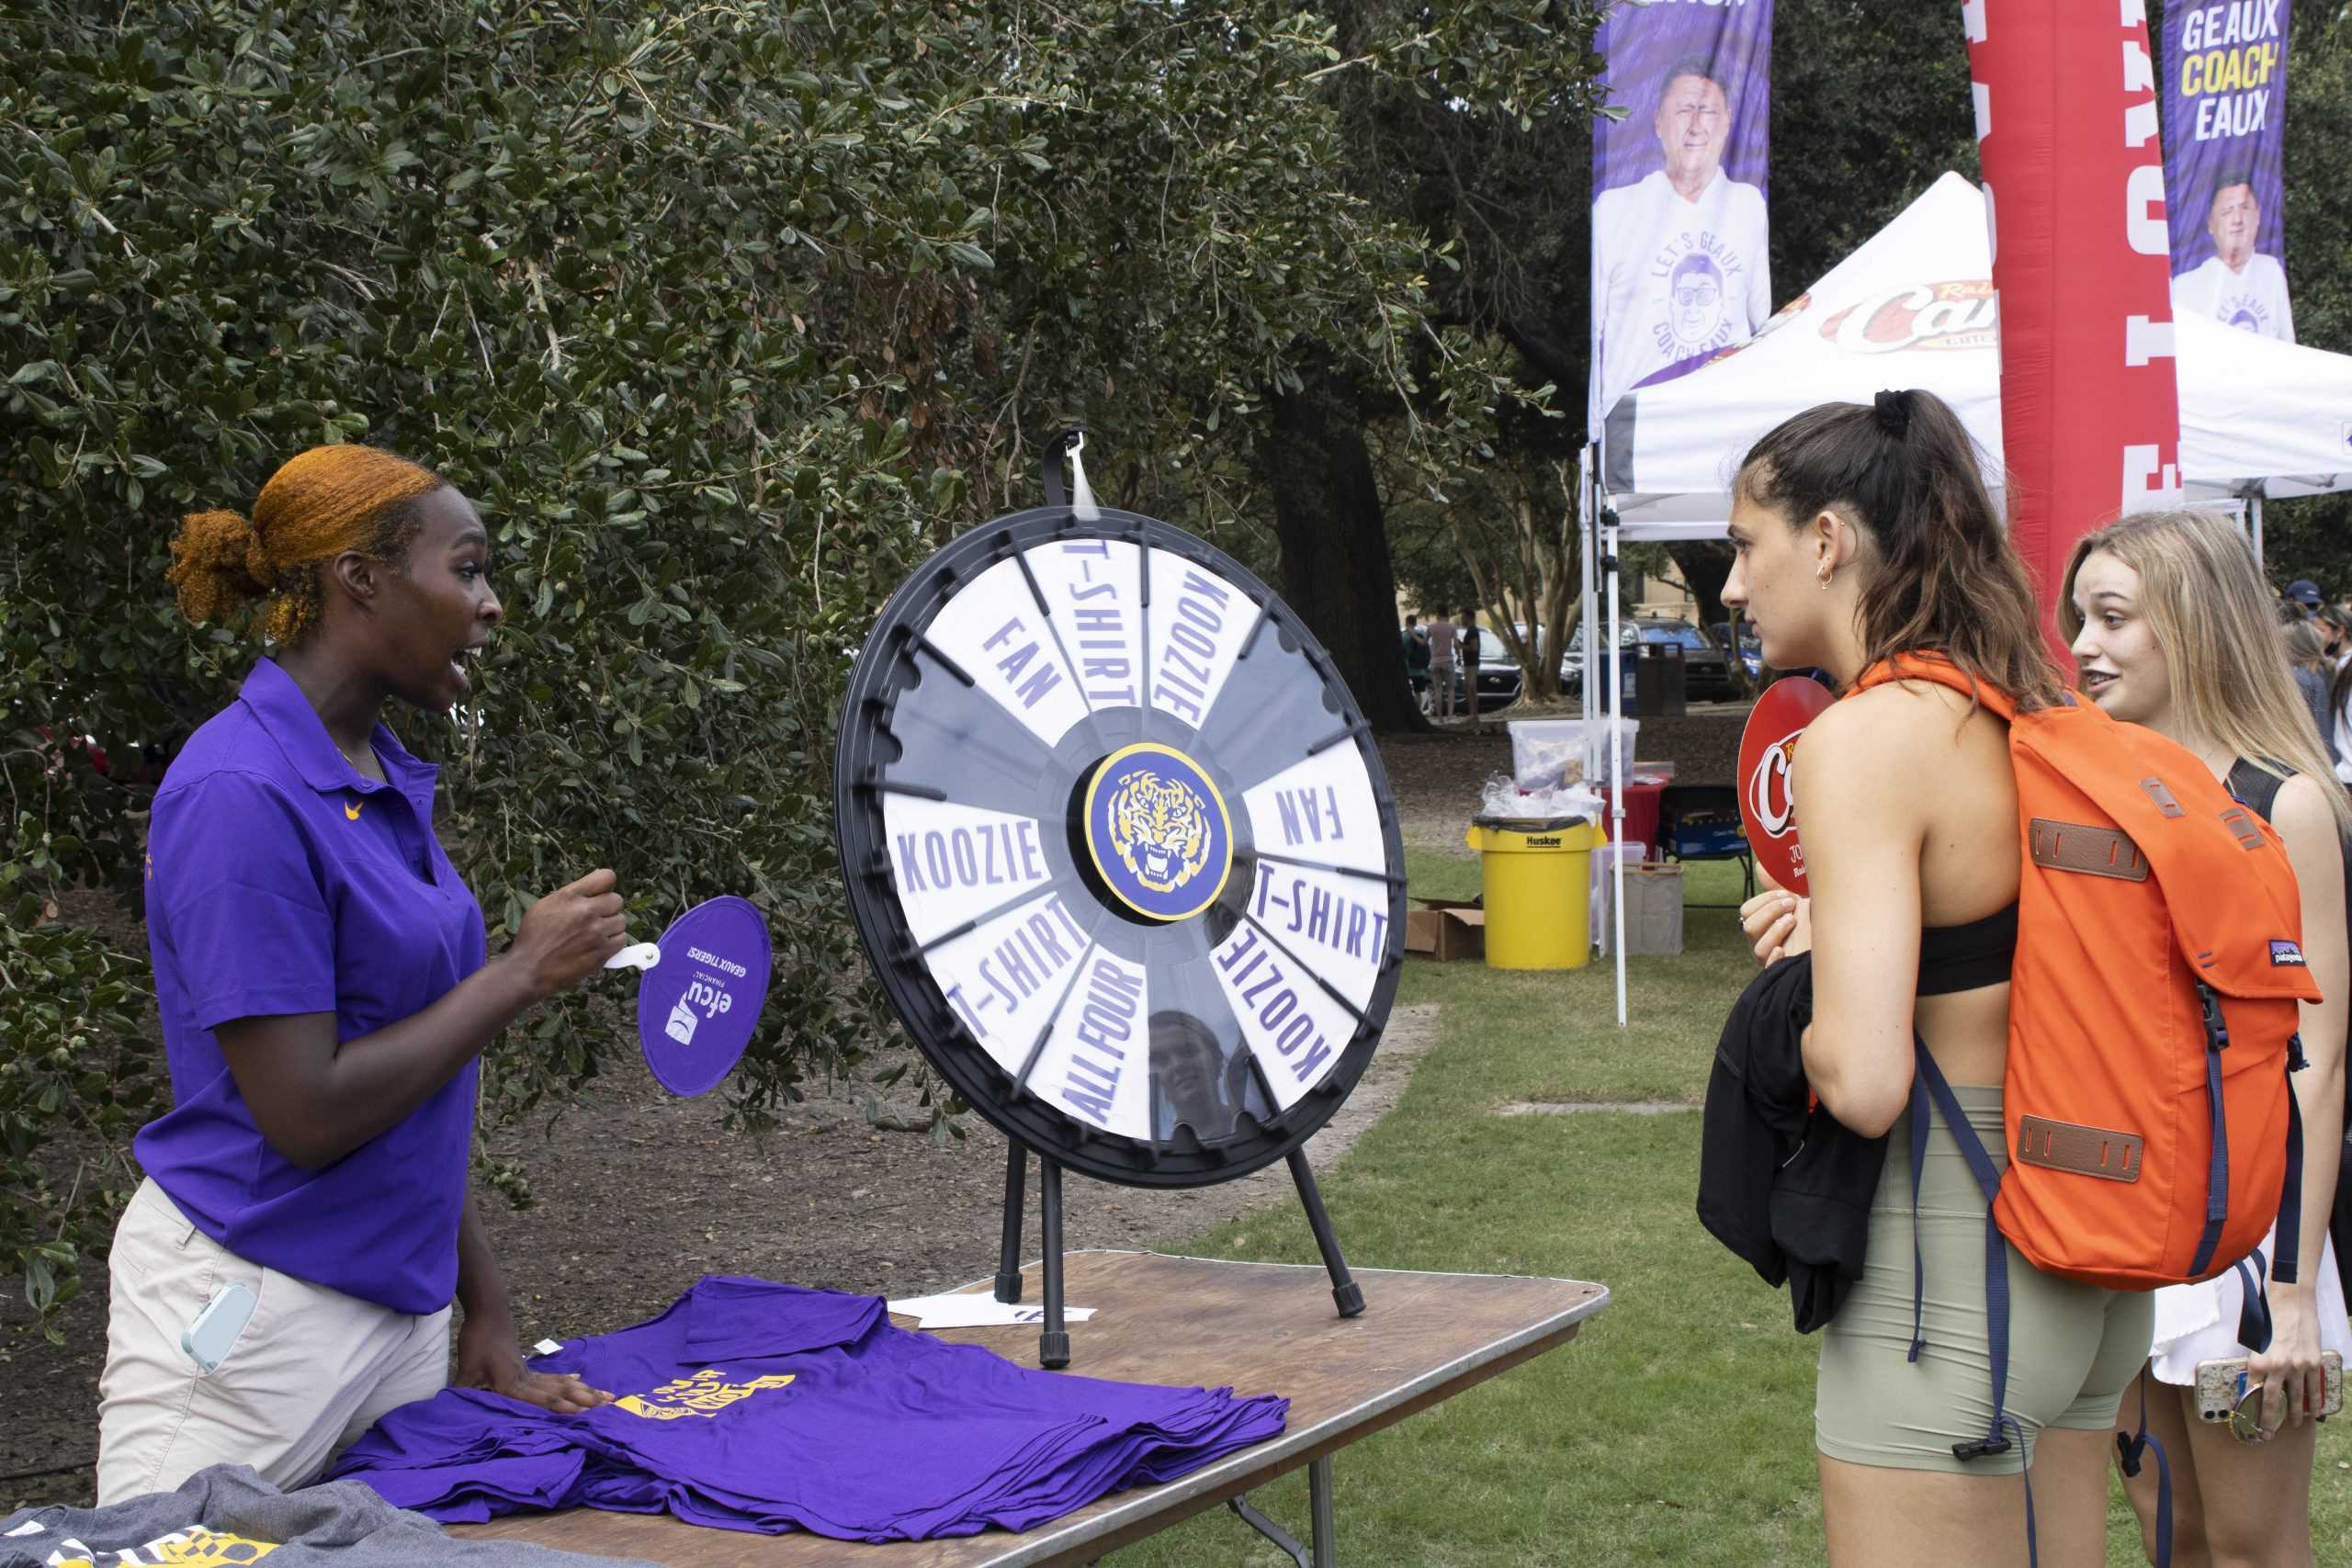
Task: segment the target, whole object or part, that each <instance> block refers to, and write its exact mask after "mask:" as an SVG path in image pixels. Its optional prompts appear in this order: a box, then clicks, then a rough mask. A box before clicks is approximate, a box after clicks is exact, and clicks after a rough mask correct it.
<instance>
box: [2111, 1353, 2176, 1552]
mask: <svg viewBox="0 0 2352 1568" xmlns="http://www.w3.org/2000/svg"><path fill="white" fill-rule="evenodd" d="M2115 1449H2116V1463H2117V1465H2118V1467H2119V1468H2120V1469H2121V1470H2122V1472H2123V1473H2124V1474H2125V1475H2126V1476H2127V1477H2130V1476H2136V1475H2138V1474H2139V1473H2140V1456H2141V1455H2142V1454H2143V1453H2146V1452H2147V1451H2149V1450H2154V1451H2155V1456H2156V1568H2171V1563H2172V1461H2171V1460H2169V1459H2167V1458H2166V1457H2165V1446H2164V1444H2163V1443H2162V1442H2161V1441H2160V1440H2158V1439H2157V1438H2152V1437H2150V1436H2148V1369H2147V1368H2146V1367H2144V1366H2143V1367H2142V1368H2141V1369H2140V1430H2139V1431H2138V1433H2137V1434H2133V1433H2131V1432H2118V1433H2116V1434H2115Z"/></svg>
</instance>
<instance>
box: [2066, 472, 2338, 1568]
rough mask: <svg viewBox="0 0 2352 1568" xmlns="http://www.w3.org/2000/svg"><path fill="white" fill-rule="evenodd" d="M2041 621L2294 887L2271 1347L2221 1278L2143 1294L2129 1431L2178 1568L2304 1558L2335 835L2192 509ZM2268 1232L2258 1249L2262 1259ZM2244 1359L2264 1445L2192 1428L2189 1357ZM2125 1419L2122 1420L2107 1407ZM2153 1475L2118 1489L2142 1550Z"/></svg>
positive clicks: (2259, 619)
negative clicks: (2202, 784) (2288, 1140)
mask: <svg viewBox="0 0 2352 1568" xmlns="http://www.w3.org/2000/svg"><path fill="white" fill-rule="evenodd" d="M2060 615H2061V617H2062V619H2063V621H2064V625H2065V626H2066V629H2067V631H2068V633H2069V634H2070V635H2071V636H2072V637H2073V639H2074V653H2075V660H2077V662H2078V664H2079V665H2080V669H2081V682H2082V689H2083V691H2084V692H2085V693H2086V694H2088V695H2089V697H2090V698H2091V700H2092V701H2094V702H2096V703H2098V705H2099V706H2100V707H2101V708H2104V709H2105V710H2106V711H2107V712H2108V713H2109V714H2110V715H2112V716H2114V717H2116V718H2119V719H2123V720H2126V721H2128V722H2130V723H2133V724H2144V725H2146V726H2147V727H2148V728H2151V729H2154V730H2156V731H2157V732H2158V733H2160V734H2163V735H2165V736H2168V737H2170V738H2171V739H2174V740H2177V741H2178V742H2179V743H2180V744H2181V745H2183V746H2185V747H2187V748H2188V750H2191V751H2194V752H2195V753H2196V754H2197V755H2198V756H2199V758H2201V759H2203V761H2204V762H2205V765H2206V766H2207V767H2209V768H2211V770H2212V771H2213V775H2214V776H2215V777H2216V778H2218V779H2221V780H2222V781H2223V783H2225V784H2227V785H2228V786H2229V788H2230V790H2231V792H2232V793H2233V795H2236V796H2237V797H2238V798H2239V799H2240V800H2241V801H2243V802H2245V804H2246V805H2247V806H2248V807H2251V808H2253V809H2254V810H2256V811H2257V812H2259V813H2261V814H2262V815H2263V816H2264V817H2266V818H2268V820H2269V821H2270V823H2271V825H2272V826H2273V827H2275V828H2277V829H2278V835H2279V837H2280V838H2281V839H2283V840H2285V841H2286V846H2287V854H2288V858H2289V859H2290V861H2291V862H2292V863H2293V864H2294V868H2295V876H2296V880H2297V881H2298V882H2299V883H2300V884H2301V891H2302V913H2303V951H2304V953H2305V954H2306V955H2307V956H2308V958H2309V960H2310V963H2311V968H2312V978H2313V979H2314V980H2316V981H2317V982H2318V984H2319V988H2320V991H2321V993H2322V995H2323V996H2324V997H2325V998H2327V999H2326V1000H2324V1001H2323V1002H2319V1003H2316V1004H2306V1005H2305V1006H2304V1007H2303V1009H2302V1019H2301V1033H2302V1041H2303V1053H2304V1055H2306V1056H2307V1057H2308V1058H2309V1060H2310V1064H2311V1065H2310V1066H2308V1067H2306V1068H2305V1069H2304V1070H2303V1071H2301V1072H2300V1073H2297V1074H2296V1075H2295V1076H2294V1090H2295V1099H2296V1102H2297V1104H2298V1106H2299V1107H2300V1108H2301V1111H2302V1118H2303V1215H2302V1235H2301V1258H2302V1259H2303V1262H2302V1264H2301V1268H2300V1269H2298V1271H2297V1278H2296V1280H2295V1282H2294V1283H2292V1284H2288V1283H2283V1282H2281V1281H2278V1280H2270V1281H2268V1295H2269V1301H2270V1310H2271V1314H2272V1318H2273V1323H2274V1333H2273V1337H2272V1338H2271V1342H2270V1345H2269V1348H2267V1349H2265V1350H2263V1351H2260V1352H2258V1353H2257V1352H2256V1351H2254V1350H2253V1349H2252V1348H2250V1347H2247V1346H2244V1345H2241V1344H2239V1343H2238V1342H2237V1324H2238V1307H2239V1304H2240V1295H2241V1286H2240V1284H2239V1282H2238V1279H2237V1276H2236V1274H2235V1272H2234V1271H2233V1272H2232V1273H2229V1274H2225V1275H2223V1276H2222V1278H2221V1279H2219V1280H2211V1281H2208V1282H2207V1283H2205V1284H2201V1285H2180V1286H2173V1287H2169V1288H2167V1289H2165V1290H2162V1291H2159V1292H2156V1314H2155V1337H2154V1346H2153V1348H2152V1350H2151V1354H2150V1358H2149V1362H2148V1372H2149V1377H2148V1380H2147V1381H2146V1382H2143V1384H2142V1385H2141V1386H2142V1389H2143V1391H2144V1393H2145V1395H2146V1405H2147V1420H2148V1430H2149V1432H2150V1433H2151V1434H2152V1435H2153V1436H2154V1437H2155V1438H2158V1439H2159V1440H2161V1441H2162V1442H2163V1444H2164V1445H2165V1451H2166V1452H2167V1453H2168V1454H2169V1455H2171V1456H2172V1475H2173V1505H2174V1529H2175V1534H2174V1537H2173V1543H2174V1552H2175V1555H2174V1558H2173V1561H2174V1562H2176V1563H2178V1564H2181V1565H2183V1568H2191V1565H2197V1564H2204V1563H2215V1564H2236V1563H2245V1564H2254V1563H2260V1564H2263V1565H2265V1568H2298V1565H2301V1564H2308V1563H2310V1562H2312V1537H2311V1483H2312V1453H2313V1450H2314V1436H2315V1428H2314V1427H2313V1424H2312V1422H2311V1421H2310V1420H2309V1419H2308V1418H2307V1417H2306V1415H2305V1412H2306V1410H2312V1411H2315V1410H2317V1409H2318V1408H2319V1396H2320V1393H2321V1386H2322V1385H2321V1376H2322V1373H2321V1354H2322V1352H2323V1351H2324V1350H2335V1351H2338V1352H2352V1325H2347V1324H2346V1316H2345V1304H2344V1292H2343V1286H2342V1283H2341V1280H2340V1278H2339V1274H2338V1270H2337V1264H2336V1258H2335V1250H2334V1247H2333V1245H2332V1244H2331V1243H2330V1242H2329V1241H2328V1239H2327V1238H2328V1228H2329V1227H2328V1218H2329V1211H2330V1209H2331V1208H2332V1207H2333V1206H2334V1203H2335V1179H2336V1168H2337V1165H2338V1162H2339V1157H2340V1156H2341V1154H2342V1150H2343V1143H2344V1046H2345V1026H2346V1016H2347V1014H2346V1003H2345V988H2346V978H2347V976H2346V968H2347V965H2346V938H2345V834H2346V829H2347V828H2352V810H2347V807H2346V799H2345V795H2344V792H2343V791H2342V790H2341V789H2339V788H2337V787H2335V784H2334V783H2333V780H2332V773H2331V770H2330V768H2329V765H2328V761H2327V757H2326V754H2325V753H2324V751H2323V750H2321V748H2320V744H2319V737H2318V735H2317V734H2316V733H2315V732H2314V730H2313V728H2312V720H2311V716H2310V712H2309V709H2308V708H2307V707H2306V706H2305V705H2304V703H2303V700H2302V696H2301V693H2300V691H2299V690H2298V689H2297V686H2296V683H2295V682H2294V680H2293V679H2292V677H2291V675H2290V671H2289V669H2288V664H2287V661H2286V660H2284V659H2282V658H2280V657H2279V655H2278V630H2277V627H2276V622H2275V618H2274V614H2273V611H2272V608H2271V603H2270V594H2269V592H2268V590H2267V588H2265V587H2264V585H2263V581H2262V577H2261V573H2260V571H2259V570H2257V568H2256V565H2255V560H2254V552H2253V551H2252V550H2251V549H2250V548H2248V547H2247V545H2246V542H2245V539H2244V538H2243V537H2242V536H2240V535H2239V534H2238V532H2237V530H2236V529H2235V528H2234V527H2233V526H2232V525H2230V523H2229V522H2228V521H2227V520H2226V519H2225V518H2222V517H2221V516H2219V515H2217V514H2213V513H2202V512H2164V513H2147V514H2144V515H2141V516H2136V517H2127V518H2125V519H2123V520H2122V521H2121V522H2119V523H2115V524H2111V525H2109V526H2108V527H2105V528H2102V529H2100V530H2099V531H2098V532H2097V533H2095V534H2092V535H2091V536H2089V537H2087V538H2086V539H2084V540H2083V541H2082V542H2081V543H2080V544H2079V545H2077V546H2076V547H2075V554H2074V558H2073V559H2072V560H2071V561H2070V562H2069V563H2068V566H2067V569H2066V579H2065V585H2064V596H2063V600H2062V604H2061V607H2060ZM2276 1240H2277V1238H2276V1236H2275V1235H2274V1236H2272V1237H2271V1238H2269V1239H2267V1240H2266V1241H2265V1242H2264V1244H2263V1248H2262V1251H2263V1255H2264V1256H2265V1257H2275V1256H2276V1254H2277V1248H2276V1247H2275V1245H2274V1244H2275V1242H2276ZM2233 1356H2245V1357H2247V1358H2249V1363H2248V1371H2249V1375H2250V1378H2251V1380H2252V1381H2253V1382H2258V1383H2260V1384H2261V1385H2262V1386H2263V1389H2264V1398H2263V1416H2262V1427H2263V1429H2264V1436H2263V1437H2262V1438H2260V1439H2259V1440H2257V1441H2256V1442H2253V1443H2244V1444H2242V1443H2240V1442H2238V1441H2237V1440H2236V1439H2235V1438H2233V1437H2232V1436H2231V1435H2230V1430H2229V1427H2227V1426H2226V1425H2209V1424H2207V1423H2204V1422H2201V1421H2199V1419H2198V1418H2197V1415H2196V1408H2195V1394H2194V1388H2193V1384H2194V1382H2195V1380H2196V1374H2197V1366H2198V1363H2199V1362H2201V1361H2207V1360H2217V1359H2223V1358H2227V1357H2233ZM2123 1414H2124V1416H2125V1418H2126V1419H2127V1420H2128V1419H2130V1418H2131V1417H2132V1416H2134V1415H2135V1414H2136V1410H2135V1408H2134V1402H2133V1401H2132V1400H2131V1399H2130V1398H2128V1397H2127V1398H2126V1400H2125V1402H2124V1411H2123ZM2155 1488H2156V1475H2155V1469H2154V1466H2153V1465H2149V1466H2143V1468H2142V1470H2141V1472H2140V1475H2139V1476H2138V1478H2137V1479H2134V1480H2131V1481H2129V1482H2127V1483H2126V1490H2127V1491H2128V1492H2129V1493H2130V1494H2131V1502H2132V1506H2133V1507H2134V1508H2136V1509H2137V1510H2138V1511H2139V1514H2140V1522H2141V1534H2142V1537H2143V1543H2144V1544H2145V1545H2146V1546H2147V1549H2148V1551H2149V1554H2150V1557H2151V1560H2152V1561H2153V1559H2154V1539H2155V1518H2154V1513H2155Z"/></svg>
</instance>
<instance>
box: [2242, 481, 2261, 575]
mask: <svg viewBox="0 0 2352 1568" xmlns="http://www.w3.org/2000/svg"><path fill="white" fill-rule="evenodd" d="M2245 507H2246V513H2247V515H2248V516H2249V518H2250V519H2251V520H2252V522H2253V524H2254V564H2255V569H2256V570H2261V568H2262V492H2261V491H2255V492H2254V493H2253V494H2252V495H2250V496H2247V497H2246V498H2245Z"/></svg>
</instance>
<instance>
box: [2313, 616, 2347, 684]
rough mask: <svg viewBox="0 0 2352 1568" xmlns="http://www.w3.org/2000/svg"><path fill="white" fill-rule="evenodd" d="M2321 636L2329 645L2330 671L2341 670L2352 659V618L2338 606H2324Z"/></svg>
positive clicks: (2320, 618)
mask: <svg viewBox="0 0 2352 1568" xmlns="http://www.w3.org/2000/svg"><path fill="white" fill-rule="evenodd" d="M2319 634H2320V636H2321V637H2323V638H2324V639H2325V641H2326V644H2327V663H2328V668H2329V670H2331V671H2334V670H2336V669H2340V668H2341V667H2342V666H2343V663H2344V661H2345V660H2346V658H2352V616H2347V615H2345V613H2344V612H2343V610H2342V609H2341V608H2339V607H2338V606H2336V605H2334V604H2324V605H2322V606H2321V607H2320V612H2319Z"/></svg>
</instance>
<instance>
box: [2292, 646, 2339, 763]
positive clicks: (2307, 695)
mask: <svg viewBox="0 0 2352 1568" xmlns="http://www.w3.org/2000/svg"><path fill="white" fill-rule="evenodd" d="M2278 635H2279V638H2280V640H2281V641H2282V642H2283V643H2284V644H2285V646H2286V653H2287V668H2288V669H2289V670H2290V671H2293V672H2294V676H2295V690H2296V691H2297V693H2299V694H2301V697H2302V699H2303V705H2304V706H2305V707H2306V708H2309V709H2310V710H2311V716H2312V733H2313V734H2314V735H2316V736H2318V737H2319V743H2320V747H2321V749H2322V750H2324V751H2325V752H2326V753H2327V766H2328V771H2329V773H2334V772H2335V761H2336V750H2335V704H2334V702H2333V701H2332V699H2331V698H2330V696H2329V683H2330V680H2331V678H2332V677H2333V676H2334V675H2335V664H2334V662H2333V661H2331V660H2329V659H2328V657H2327V644H2326V642H2325V641H2324V639H2323V638H2322V637H2321V636H2320V626H2319V623H2318V622H2317V621H2297V622H2296V623H2295V624H2294V625H2293V626H2281V627H2279V628H2278Z"/></svg>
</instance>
